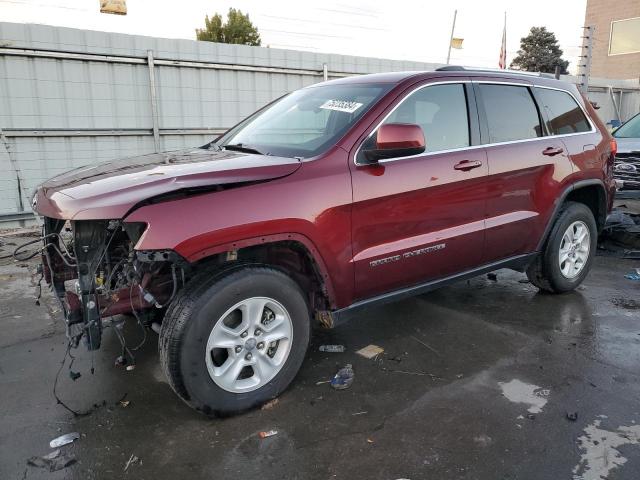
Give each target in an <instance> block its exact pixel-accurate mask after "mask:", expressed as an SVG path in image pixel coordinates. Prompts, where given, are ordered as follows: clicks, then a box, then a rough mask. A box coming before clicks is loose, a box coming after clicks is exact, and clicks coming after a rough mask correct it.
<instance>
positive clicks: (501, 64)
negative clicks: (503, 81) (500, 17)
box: [498, 10, 507, 69]
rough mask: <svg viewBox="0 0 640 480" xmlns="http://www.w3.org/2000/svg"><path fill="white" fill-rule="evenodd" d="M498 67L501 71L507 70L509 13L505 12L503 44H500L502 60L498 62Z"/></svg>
mask: <svg viewBox="0 0 640 480" xmlns="http://www.w3.org/2000/svg"><path fill="white" fill-rule="evenodd" d="M498 67H499V68H501V69H506V68H507V12H506V10H505V12H504V26H503V27H502V42H501V44H500V60H499V61H498Z"/></svg>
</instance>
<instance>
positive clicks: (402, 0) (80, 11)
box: [0, 0, 597, 72]
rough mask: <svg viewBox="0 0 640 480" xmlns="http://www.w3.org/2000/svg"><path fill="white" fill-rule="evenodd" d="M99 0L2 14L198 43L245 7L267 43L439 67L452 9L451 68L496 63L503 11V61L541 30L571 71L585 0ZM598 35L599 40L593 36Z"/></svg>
mask: <svg viewBox="0 0 640 480" xmlns="http://www.w3.org/2000/svg"><path fill="white" fill-rule="evenodd" d="M99 4H100V2H99V0H0V20H1V21H6V22H19V23H42V24H47V25H59V26H65V27H73V28H85V29H90V30H102V31H109V32H119V33H130V34H137V35H149V36H155V37H168V38H188V39H194V40H195V28H197V27H202V26H203V25H204V16H205V15H206V14H208V15H209V16H211V15H213V14H214V13H216V12H218V13H222V14H226V12H227V11H228V9H229V8H230V7H234V8H239V9H240V10H242V11H243V12H244V13H248V14H249V16H250V18H251V20H252V22H253V23H254V24H255V25H256V26H257V27H258V30H259V31H260V35H261V37H262V45H263V46H270V47H271V48H286V49H295V50H307V51H312V52H323V53H324V52H327V53H341V54H347V55H362V56H367V57H379V58H390V59H396V60H413V61H421V62H435V63H444V62H445V60H446V56H447V47H448V44H449V37H450V35H451V24H452V20H453V14H454V10H456V9H457V11H458V15H457V21H456V28H455V35H454V36H455V37H460V38H463V39H464V42H463V48H462V49H461V50H455V49H454V50H452V53H451V61H450V63H452V64H459V65H469V66H478V67H493V68H497V66H498V59H499V53H500V43H501V40H502V30H503V25H504V14H505V11H506V13H507V62H508V63H510V62H511V60H512V59H513V58H514V57H515V55H516V52H517V50H518V47H519V44H520V38H521V37H523V36H525V35H526V34H527V33H528V31H529V29H530V28H531V27H534V26H546V27H547V29H549V30H550V31H552V32H554V33H555V34H556V37H557V38H558V41H559V44H560V47H561V48H562V50H564V58H565V59H567V60H569V61H570V62H571V63H570V66H569V70H570V72H575V71H576V65H577V62H578V56H579V55H580V49H581V48H580V45H581V44H582V40H581V36H582V34H583V30H582V27H583V24H584V15H585V7H586V0H536V1H535V2H531V1H530V0H527V1H525V0H482V1H478V0H451V1H437V2H436V1H433V0H422V1H419V0H412V1H408V0H397V1H395V2H390V1H388V0H386V1H385V0H368V1H364V0H322V1H313V0H236V1H232V2H230V1H217V0H179V1H176V0H127V9H128V13H127V15H126V16H119V15H108V14H102V13H100V8H99ZM596 41H597V38H596Z"/></svg>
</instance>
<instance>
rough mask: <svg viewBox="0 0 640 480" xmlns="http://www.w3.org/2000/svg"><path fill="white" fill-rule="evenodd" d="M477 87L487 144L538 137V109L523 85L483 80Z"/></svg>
mask: <svg viewBox="0 0 640 480" xmlns="http://www.w3.org/2000/svg"><path fill="white" fill-rule="evenodd" d="M479 88H480V93H481V97H482V104H483V106H484V111H485V113H486V116H487V127H488V130H489V143H500V142H509V141H515V140H526V139H528V138H536V137H541V136H542V128H541V126H540V116H539V114H538V109H537V107H536V104H535V103H534V101H533V97H532V96H531V92H529V89H528V88H527V87H524V86H523V87H520V86H514V85H497V84H484V83H483V84H480V85H479Z"/></svg>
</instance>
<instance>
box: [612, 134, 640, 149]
mask: <svg viewBox="0 0 640 480" xmlns="http://www.w3.org/2000/svg"><path fill="white" fill-rule="evenodd" d="M615 139H616V143H617V144H618V152H619V153H630V152H640V138H623V137H615Z"/></svg>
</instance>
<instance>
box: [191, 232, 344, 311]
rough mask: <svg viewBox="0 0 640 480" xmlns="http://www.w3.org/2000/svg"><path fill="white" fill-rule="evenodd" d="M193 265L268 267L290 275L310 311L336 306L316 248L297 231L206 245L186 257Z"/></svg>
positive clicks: (326, 272)
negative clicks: (307, 297)
mask: <svg viewBox="0 0 640 480" xmlns="http://www.w3.org/2000/svg"><path fill="white" fill-rule="evenodd" d="M188 260H189V261H191V262H192V265H193V268H195V269H200V268H206V267H207V266H210V265H211V264H216V265H224V266H225V268H226V267H227V266H232V265H234V264H236V263H237V264H240V265H241V264H243V263H253V264H261V265H264V266H272V267H276V268H278V269H280V270H282V271H283V272H284V273H286V274H287V275H289V276H290V277H292V278H293V279H294V280H295V281H296V282H297V283H298V284H299V285H300V287H301V288H302V289H303V291H305V292H306V293H307V294H308V295H309V305H310V307H311V309H312V310H330V309H335V308H336V297H335V290H334V287H333V282H332V280H331V277H330V275H329V271H328V269H327V266H326V263H325V262H324V260H323V258H322V255H321V254H320V252H319V250H318V249H317V248H316V247H315V245H314V244H313V242H311V241H310V240H309V239H308V238H307V237H306V236H304V235H301V234H298V233H281V234H272V235H265V236H260V237H254V238H248V239H244V240H238V241H234V242H229V243H226V244H222V245H217V246H215V247H211V248H207V249H206V250H203V251H201V252H198V253H197V254H195V255H193V256H192V257H191V258H189V259H188Z"/></svg>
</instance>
